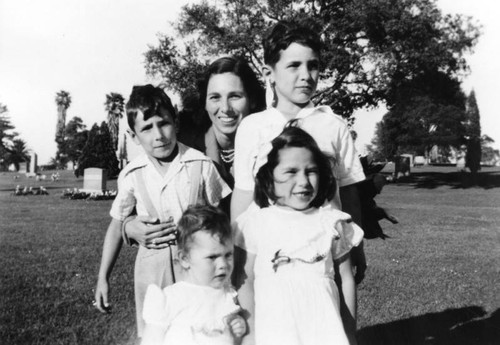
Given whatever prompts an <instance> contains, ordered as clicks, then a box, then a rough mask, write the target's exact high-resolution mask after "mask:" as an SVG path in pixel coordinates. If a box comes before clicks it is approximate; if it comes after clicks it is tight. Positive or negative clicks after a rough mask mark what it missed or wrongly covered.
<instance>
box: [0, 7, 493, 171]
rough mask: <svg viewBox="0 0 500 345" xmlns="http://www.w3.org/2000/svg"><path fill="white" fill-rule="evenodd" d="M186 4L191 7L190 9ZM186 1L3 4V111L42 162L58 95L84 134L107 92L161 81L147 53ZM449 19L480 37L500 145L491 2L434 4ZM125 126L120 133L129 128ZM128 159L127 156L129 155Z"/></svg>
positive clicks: (476, 60)
mask: <svg viewBox="0 0 500 345" xmlns="http://www.w3.org/2000/svg"><path fill="white" fill-rule="evenodd" d="M191 2H192V1H191ZM186 3H188V1H187V0H168V1H167V0H141V1H139V0H135V1H134V0H44V1H34V0H0V103H2V104H4V105H6V106H7V107H8V109H9V116H10V119H11V122H12V124H13V125H14V126H15V127H16V131H17V132H18V133H19V135H20V137H21V138H22V139H24V140H25V141H26V142H27V144H28V148H30V149H32V150H33V151H34V152H36V153H37V155H38V163H39V164H45V163H48V162H49V160H50V158H51V157H54V156H55V152H56V143H55V141H54V136H55V129H56V122H57V108H56V104H55V101H54V99H55V95H56V93H57V92H58V91H60V90H66V91H68V92H69V93H70V94H71V99H72V103H71V106H70V108H69V109H68V112H67V121H68V120H70V119H71V118H73V117H74V116H78V117H81V118H82V119H83V122H84V123H85V124H86V125H87V127H88V128H90V127H91V126H92V124H94V123H95V122H97V123H100V122H102V121H105V120H106V111H105V108H104V102H105V99H106V94H108V93H110V92H118V93H120V94H122V95H123V96H124V97H125V98H127V97H128V95H129V94H130V91H131V89H132V86H133V85H136V84H144V83H157V82H158V81H157V80H153V79H150V78H148V77H147V76H146V73H145V68H144V53H145V52H146V51H147V49H148V45H155V44H156V43H157V41H158V40H157V34H158V33H160V32H163V33H165V32H167V30H168V29H169V22H172V21H175V20H176V18H177V17H178V14H179V12H180V8H181V6H182V5H184V4H186ZM438 6H439V7H440V8H441V9H442V10H443V12H445V13H462V14H465V15H470V16H472V17H473V18H474V19H476V20H477V21H478V22H479V23H480V24H481V25H482V26H483V35H482V36H481V38H480V40H479V43H478V45H477V46H476V48H475V51H474V54H473V55H471V56H469V57H468V61H469V64H470V67H471V73H470V75H469V76H468V77H467V78H466V79H465V80H464V83H463V88H464V90H465V91H466V92H467V93H468V92H470V90H471V89H472V88H473V89H474V91H475V93H476V99H477V102H478V106H479V111H480V114H481V125H482V130H483V133H484V134H488V135H489V136H490V137H492V138H493V139H494V140H495V145H494V146H495V147H496V148H499V147H500V116H497V114H496V111H497V104H496V97H497V95H496V91H497V90H500V68H499V64H498V62H496V59H495V58H498V57H499V56H500V44H498V37H500V21H499V20H498V18H497V16H498V13H499V12H498V11H497V10H498V8H499V7H500V6H499V5H497V1H496V0H438ZM384 113H385V109H384V108H383V107H381V108H379V109H376V110H371V111H359V112H358V113H356V116H355V117H356V123H355V125H354V127H353V128H354V130H356V131H357V132H358V140H357V146H358V149H359V150H360V151H361V153H362V152H363V151H364V146H365V145H366V144H369V143H370V141H371V139H372V136H373V133H374V129H375V124H376V123H377V122H378V121H380V120H381V118H382V116H383V114H384ZM125 126H126V124H125V122H124V121H122V123H121V127H122V129H123V127H125ZM130 153H131V152H129V154H130Z"/></svg>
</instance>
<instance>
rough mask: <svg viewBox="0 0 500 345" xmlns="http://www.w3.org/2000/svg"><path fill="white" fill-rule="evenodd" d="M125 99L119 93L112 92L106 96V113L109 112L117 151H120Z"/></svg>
mask: <svg viewBox="0 0 500 345" xmlns="http://www.w3.org/2000/svg"><path fill="white" fill-rule="evenodd" d="M124 103H125V99H124V98H123V96H122V95H120V94H119V93H114V92H111V93H110V94H108V95H106V102H105V103H104V105H105V106H106V111H107V112H108V128H109V132H110V134H111V139H112V142H113V147H114V149H115V151H116V150H117V149H118V133H119V129H120V128H119V126H120V119H121V118H122V117H123V110H124Z"/></svg>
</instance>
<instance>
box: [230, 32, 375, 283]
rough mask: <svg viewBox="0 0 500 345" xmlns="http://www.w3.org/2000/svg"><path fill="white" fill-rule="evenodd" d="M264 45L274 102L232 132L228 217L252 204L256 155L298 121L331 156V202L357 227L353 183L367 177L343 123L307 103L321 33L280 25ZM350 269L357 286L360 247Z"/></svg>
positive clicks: (312, 87) (326, 109)
mask: <svg viewBox="0 0 500 345" xmlns="http://www.w3.org/2000/svg"><path fill="white" fill-rule="evenodd" d="M263 45H264V62H265V67H264V75H265V76H266V78H267V79H268V81H269V82H270V85H271V88H272V92H273V95H274V99H273V102H272V107H270V108H268V109H267V110H264V111H262V112H260V113H256V114H252V115H250V116H247V117H246V118H244V119H243V120H242V122H241V124H240V126H239V127H238V130H237V132H236V140H235V160H234V173H235V188H234V191H233V195H232V200H231V219H232V220H233V221H234V220H236V218H237V217H238V216H239V215H240V214H242V213H243V212H244V211H245V210H247V208H248V207H249V206H250V204H251V203H252V200H253V190H254V176H255V174H256V173H257V171H258V168H259V167H260V166H259V162H258V158H259V151H263V147H264V146H265V145H268V144H269V142H270V141H271V140H272V139H274V138H275V137H276V136H277V135H278V134H279V133H280V132H281V131H282V130H283V128H284V126H285V124H286V123H287V122H289V121H291V120H296V121H299V122H300V127H301V128H302V129H304V130H306V131H307V132H308V133H309V134H311V136H312V137H313V138H314V139H315V140H316V142H317V143H318V146H319V147H320V149H321V150H322V151H324V152H325V153H326V154H327V155H329V156H330V157H332V158H333V163H334V175H335V177H336V178H337V182H338V186H339V187H340V191H339V193H336V195H337V197H336V199H335V200H334V201H333V204H334V205H335V206H336V207H337V208H338V209H342V210H343V211H345V212H347V213H349V214H350V215H351V216H352V218H353V220H354V221H355V222H356V223H358V224H361V221H360V220H361V214H360V203H359V196H358V191H357V187H356V186H355V184H356V183H357V182H360V181H362V180H364V179H365V175H364V173H363V168H362V166H361V163H360V161H359V158H358V154H357V152H356V149H355V147H354V143H353V140H352V137H351V135H350V132H349V129H348V128H347V124H346V122H345V121H344V120H343V119H342V118H341V117H340V116H338V115H335V114H334V113H333V111H332V110H331V108H330V107H328V106H319V107H314V105H313V104H312V102H311V97H312V96H313V94H314V92H315V91H316V87H317V83H318V78H319V72H320V71H319V66H320V51H321V41H320V38H319V35H318V34H317V33H315V32H314V31H312V30H311V29H310V28H308V27H304V26H300V25H298V24H296V23H290V22H279V23H278V24H276V26H275V27H274V28H273V30H272V31H271V33H270V34H269V35H268V36H267V37H266V38H265V39H264V41H263ZM264 151H265V149H264ZM339 196H340V197H339ZM353 265H354V266H355V267H356V281H357V282H360V281H361V280H362V279H363V277H364V271H365V269H366V260H365V257H364V251H363V247H362V245H360V246H358V247H357V248H356V249H353Z"/></svg>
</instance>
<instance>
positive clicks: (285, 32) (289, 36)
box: [262, 21, 322, 66]
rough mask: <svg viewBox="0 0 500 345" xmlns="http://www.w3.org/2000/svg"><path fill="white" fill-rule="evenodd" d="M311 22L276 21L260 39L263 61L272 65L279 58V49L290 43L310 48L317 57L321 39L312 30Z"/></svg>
mask: <svg viewBox="0 0 500 345" xmlns="http://www.w3.org/2000/svg"><path fill="white" fill-rule="evenodd" d="M306 24H307V25H306ZM312 24H313V23H312V22H311V23H305V21H293V22H292V21H280V22H278V23H277V24H276V25H275V26H274V27H273V28H272V29H271V32H270V33H269V34H268V35H267V36H266V37H264V39H263V40H262V45H263V47H264V63H265V64H266V65H270V66H274V65H275V64H276V63H277V62H278V61H279V60H280V57H281V51H282V50H286V49H287V48H288V46H290V45H291V44H292V43H298V44H301V45H303V46H306V47H309V48H311V49H312V50H313V51H314V52H315V53H316V54H318V57H319V56H320V55H321V48H322V44H321V39H320V36H319V34H318V32H316V31H314V30H313V29H314V27H313V25H312Z"/></svg>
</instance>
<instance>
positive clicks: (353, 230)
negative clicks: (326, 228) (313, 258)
mask: <svg viewBox="0 0 500 345" xmlns="http://www.w3.org/2000/svg"><path fill="white" fill-rule="evenodd" d="M337 231H338V233H339V237H338V238H337V239H334V240H333V244H332V255H333V259H334V260H336V259H339V258H341V257H342V256H344V255H345V254H347V253H349V251H350V250H351V249H352V247H357V246H358V245H359V244H360V243H361V241H362V240H363V235H364V233H363V230H361V228H360V227H359V226H358V225H357V224H356V223H354V222H353V221H350V222H346V221H341V222H339V223H338V226H337Z"/></svg>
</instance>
